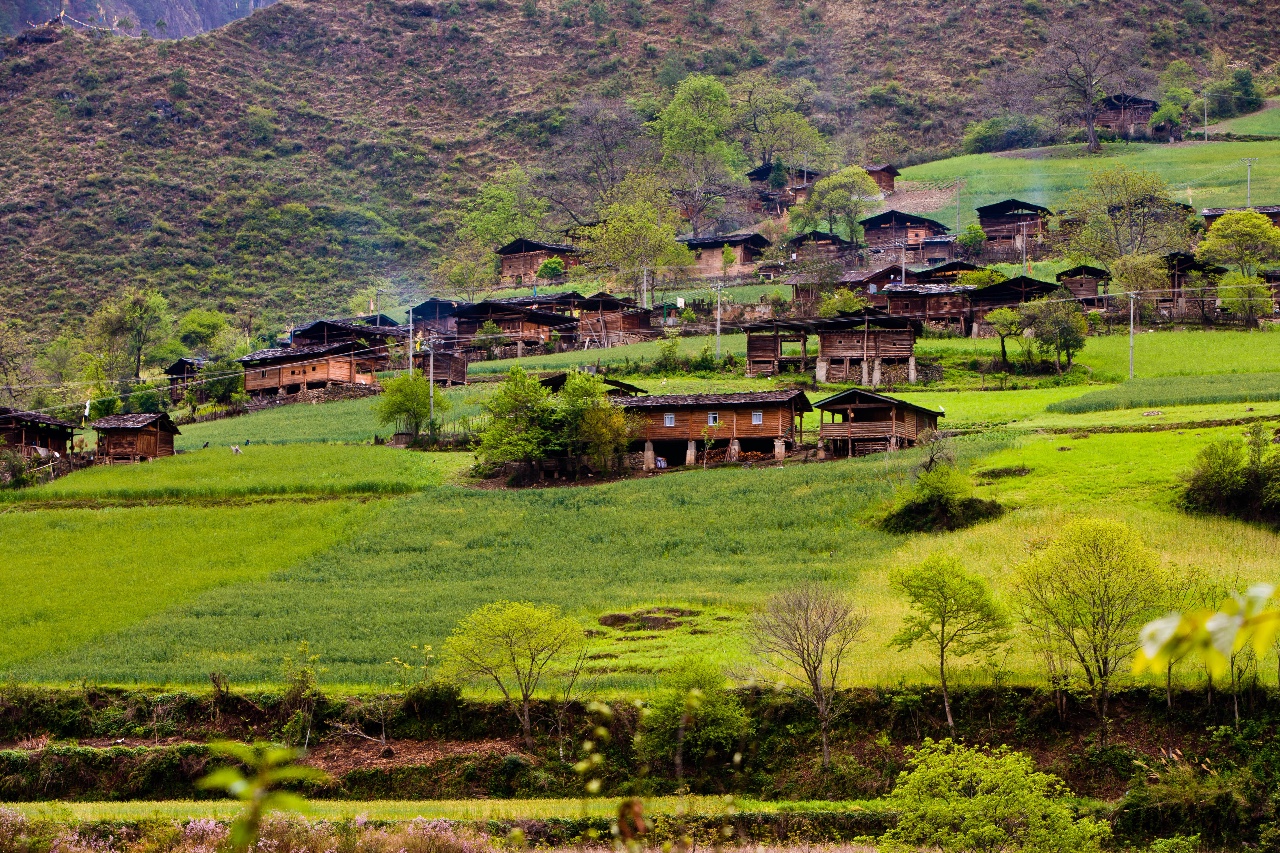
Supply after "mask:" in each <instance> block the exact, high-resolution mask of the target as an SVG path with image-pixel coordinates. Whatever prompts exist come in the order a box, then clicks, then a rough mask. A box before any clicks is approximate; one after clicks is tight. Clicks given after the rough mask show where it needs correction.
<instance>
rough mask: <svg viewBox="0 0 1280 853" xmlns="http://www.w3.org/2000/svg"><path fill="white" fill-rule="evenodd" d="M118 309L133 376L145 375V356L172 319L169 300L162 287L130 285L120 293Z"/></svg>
mask: <svg viewBox="0 0 1280 853" xmlns="http://www.w3.org/2000/svg"><path fill="white" fill-rule="evenodd" d="M118 310H119V312H120V322H121V324H122V330H123V332H124V335H125V350H126V353H127V354H128V356H129V360H130V361H132V362H133V378H134V379H139V378H141V376H142V357H143V355H144V354H145V353H146V351H147V349H148V348H149V347H150V346H151V345H152V344H154V343H155V342H156V340H157V339H158V338H159V337H160V336H161V334H162V332H163V329H164V327H165V324H166V323H168V321H169V302H168V300H166V299H165V298H164V297H163V296H162V295H160V293H159V291H155V290H142V289H139V288H129V289H128V290H126V291H125V292H124V295H123V296H121V297H120V301H119V306H118Z"/></svg>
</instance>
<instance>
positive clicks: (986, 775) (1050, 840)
mask: <svg viewBox="0 0 1280 853" xmlns="http://www.w3.org/2000/svg"><path fill="white" fill-rule="evenodd" d="M1070 795H1071V792H1070V791H1068V790H1067V788H1066V786H1065V785H1063V784H1062V781H1061V780H1060V779H1058V778H1057V777H1055V776H1051V775H1049V774H1048V773H1041V772H1039V771H1037V770H1036V766H1035V762H1034V761H1033V760H1032V759H1031V758H1030V757H1029V756H1026V755H1023V754H1022V753H1020V752H1011V751H1010V750H1009V748H1008V747H1004V746H1002V747H1000V748H999V749H982V748H971V747H966V746H962V745H960V744H956V743H953V742H951V741H949V740H944V741H942V742H941V743H934V742H933V741H932V740H926V741H925V742H924V745H923V746H922V747H920V748H919V749H909V758H908V762H907V770H905V771H903V772H902V774H901V775H899V776H898V783H897V785H896V786H894V789H893V790H892V791H891V792H890V793H889V795H888V797H886V798H885V799H886V802H887V803H888V804H889V805H890V807H892V808H893V809H894V810H896V811H897V812H898V821H897V823H896V824H895V825H894V828H893V829H891V830H889V831H888V832H887V833H885V836H884V840H885V841H886V842H888V844H889V845H891V847H892V848H896V849H903V848H905V849H917V850H918V849H933V850H938V851H940V853H1005V851H1008V853H1013V851H1018V853H1063V851H1072V853H1097V851H1098V850H1099V849H1100V848H1101V846H1102V844H1103V842H1105V841H1107V840H1108V839H1109V836H1110V832H1109V829H1108V827H1107V825H1106V824H1105V823H1099V822H1098V821H1095V820H1093V819H1092V818H1076V816H1075V810H1074V809H1073V808H1072V806H1071V804H1070V802H1069V801H1068V797H1070Z"/></svg>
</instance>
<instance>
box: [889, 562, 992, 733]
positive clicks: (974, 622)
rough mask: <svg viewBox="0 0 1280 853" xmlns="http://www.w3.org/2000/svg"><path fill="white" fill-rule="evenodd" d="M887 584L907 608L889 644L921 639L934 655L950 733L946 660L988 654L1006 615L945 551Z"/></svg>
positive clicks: (986, 587) (910, 643) (980, 582)
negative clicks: (904, 602) (899, 596)
mask: <svg viewBox="0 0 1280 853" xmlns="http://www.w3.org/2000/svg"><path fill="white" fill-rule="evenodd" d="M891 583H892V585H893V588H894V590H895V591H897V592H898V593H899V594H901V595H903V596H905V597H906V599H907V603H908V604H909V605H910V607H911V610H910V612H909V613H908V614H907V616H906V617H905V618H904V619H903V620H902V628H901V629H900V630H899V631H898V633H897V634H895V635H894V636H893V639H892V640H890V641H889V643H890V644H891V645H893V646H896V647H897V648H899V649H904V650H905V649H909V648H911V647H912V646H914V645H916V644H917V643H924V644H926V645H927V646H929V648H930V649H931V651H932V652H933V653H934V654H935V656H936V658H937V661H938V679H939V681H940V683H941V684H942V705H943V707H944V708H945V709H946V712H947V725H948V726H949V727H950V729H951V736H952V737H955V736H956V721H955V718H954V717H953V716H952V714H951V694H950V692H949V691H948V689H947V665H948V662H949V661H952V660H954V659H956V658H962V657H968V656H969V655H973V654H978V653H980V652H989V651H991V650H993V649H995V648H997V647H999V646H1001V645H1003V644H1004V643H1006V642H1008V640H1009V617H1008V615H1007V614H1006V613H1005V611H1004V608H1003V607H1001V606H1000V604H999V603H998V602H997V601H996V599H995V596H994V595H993V594H992V592H991V587H990V585H989V584H988V583H987V582H986V581H985V580H983V579H982V578H980V577H978V576H977V575H972V574H969V573H968V572H966V571H965V569H964V565H963V564H962V563H961V562H960V560H959V559H958V558H956V557H954V556H951V555H947V554H933V555H931V556H929V557H928V558H927V559H925V561H924V562H923V563H921V564H920V565H918V566H916V567H915V568H913V569H910V570H908V571H905V572H899V573H897V574H895V575H894V576H893V578H892V579H891Z"/></svg>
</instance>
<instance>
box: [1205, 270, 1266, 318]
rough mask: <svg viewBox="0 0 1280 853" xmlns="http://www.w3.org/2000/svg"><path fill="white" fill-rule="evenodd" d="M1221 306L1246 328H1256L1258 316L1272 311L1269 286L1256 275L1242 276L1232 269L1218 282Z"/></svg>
mask: <svg viewBox="0 0 1280 853" xmlns="http://www.w3.org/2000/svg"><path fill="white" fill-rule="evenodd" d="M1218 296H1219V297H1220V298H1221V299H1222V307H1223V308H1225V309H1227V310H1228V311H1230V312H1231V314H1232V315H1233V316H1236V317H1239V318H1240V322H1242V323H1244V327H1245V328H1246V329H1256V328H1258V319H1259V318H1260V317H1269V316H1271V314H1272V313H1273V311H1274V302H1273V298H1272V293H1271V288H1270V287H1269V286H1267V283H1266V282H1265V281H1263V280H1262V279H1261V278H1258V277H1257V276H1244V275H1241V274H1240V273H1238V272H1236V271H1234V270H1232V271H1231V272H1229V273H1227V274H1226V275H1224V276H1223V277H1222V279H1221V281H1219V282H1218Z"/></svg>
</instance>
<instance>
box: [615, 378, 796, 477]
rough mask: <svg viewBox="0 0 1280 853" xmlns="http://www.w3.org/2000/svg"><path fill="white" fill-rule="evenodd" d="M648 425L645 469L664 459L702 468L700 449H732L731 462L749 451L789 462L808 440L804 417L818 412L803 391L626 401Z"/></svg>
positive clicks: (728, 452) (644, 431)
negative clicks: (789, 456) (792, 452)
mask: <svg viewBox="0 0 1280 853" xmlns="http://www.w3.org/2000/svg"><path fill="white" fill-rule="evenodd" d="M621 405H622V407H623V408H624V409H626V410H627V411H628V412H632V413H634V414H636V415H639V416H640V417H641V418H642V421H643V428H642V430H641V435H640V440H641V441H642V442H643V443H644V468H645V470H646V471H648V470H652V469H653V468H654V467H662V466H661V465H660V463H659V462H658V459H660V458H661V459H666V458H678V457H679V453H680V451H682V450H683V451H684V464H686V465H696V464H697V462H698V446H699V444H702V445H703V450H704V452H705V451H706V450H707V449H709V448H716V447H724V448H726V455H725V458H726V460H727V461H730V462H734V461H737V460H738V459H739V457H740V455H741V454H742V453H743V452H767V451H769V450H770V449H771V450H772V452H773V458H775V459H783V458H785V457H786V454H787V449H788V448H789V447H792V446H794V445H795V444H797V443H799V442H800V441H802V440H803V429H804V426H803V416H804V413H805V412H809V411H812V410H813V407H812V406H811V405H810V403H809V398H808V397H807V396H806V395H805V393H804V392H803V391H797V390H784V391H757V392H748V393H739V394H673V395H662V396H652V397H632V398H630V399H627V400H622V401H621Z"/></svg>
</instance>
